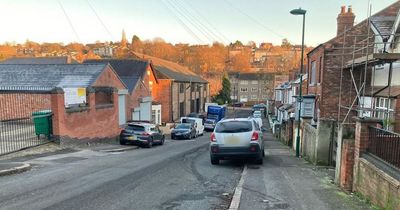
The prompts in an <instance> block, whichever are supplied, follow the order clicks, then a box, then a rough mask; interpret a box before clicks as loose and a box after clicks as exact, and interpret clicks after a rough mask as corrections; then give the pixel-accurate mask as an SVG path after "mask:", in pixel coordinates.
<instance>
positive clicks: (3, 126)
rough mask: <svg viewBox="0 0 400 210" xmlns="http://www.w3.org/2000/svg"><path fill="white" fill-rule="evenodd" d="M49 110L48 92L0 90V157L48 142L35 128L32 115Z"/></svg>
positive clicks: (47, 137) (49, 98)
mask: <svg viewBox="0 0 400 210" xmlns="http://www.w3.org/2000/svg"><path fill="white" fill-rule="evenodd" d="M50 109H51V97H50V94H49V92H45V91H42V90H35V91H31V90H24V91H21V90H11V91H5V90H0V155H4V154H8V153H11V152H15V151H19V150H21V149H25V148H29V147H33V146H38V145H41V144H44V143H47V142H49V137H50V136H49V135H47V136H46V135H43V134H41V133H40V132H39V131H38V130H37V126H36V127H35V118H37V116H35V117H34V116H33V113H34V112H38V111H42V110H50ZM50 117H51V116H50ZM50 126H52V125H50Z"/></svg>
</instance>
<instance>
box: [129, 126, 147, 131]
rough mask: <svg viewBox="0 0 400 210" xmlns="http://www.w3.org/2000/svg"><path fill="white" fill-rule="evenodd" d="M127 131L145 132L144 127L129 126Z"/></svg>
mask: <svg viewBox="0 0 400 210" xmlns="http://www.w3.org/2000/svg"><path fill="white" fill-rule="evenodd" d="M126 130H130V131H144V126H141V125H128V126H127V127H126Z"/></svg>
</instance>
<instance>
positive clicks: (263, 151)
mask: <svg viewBox="0 0 400 210" xmlns="http://www.w3.org/2000/svg"><path fill="white" fill-rule="evenodd" d="M262 156H263V157H265V149H263V150H262Z"/></svg>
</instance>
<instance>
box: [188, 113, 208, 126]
mask: <svg viewBox="0 0 400 210" xmlns="http://www.w3.org/2000/svg"><path fill="white" fill-rule="evenodd" d="M186 117H194V118H200V119H202V120H203V124H204V120H205V119H207V113H196V112H192V113H190V114H188V115H187V116H186Z"/></svg>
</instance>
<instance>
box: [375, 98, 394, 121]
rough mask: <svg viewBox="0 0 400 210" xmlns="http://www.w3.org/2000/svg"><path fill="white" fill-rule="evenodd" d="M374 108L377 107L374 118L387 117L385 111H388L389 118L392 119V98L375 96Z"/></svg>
mask: <svg viewBox="0 0 400 210" xmlns="http://www.w3.org/2000/svg"><path fill="white" fill-rule="evenodd" d="M388 105H389V107H388ZM375 108H376V109H377V112H375V117H376V118H379V119H385V118H386V117H387V112H389V118H390V119H393V112H394V110H393V100H391V99H388V98H376V101H375Z"/></svg>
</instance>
